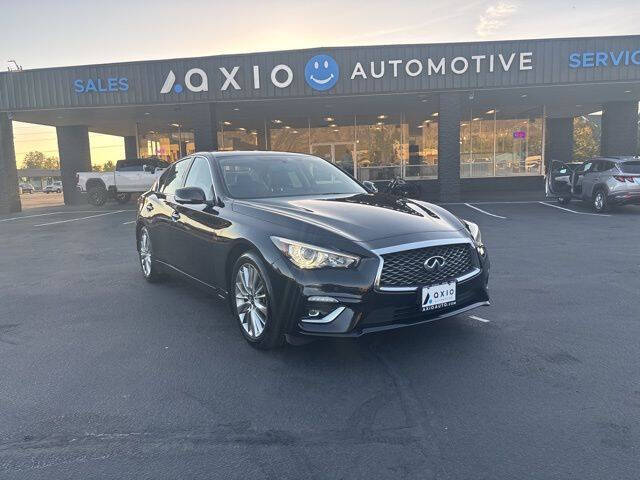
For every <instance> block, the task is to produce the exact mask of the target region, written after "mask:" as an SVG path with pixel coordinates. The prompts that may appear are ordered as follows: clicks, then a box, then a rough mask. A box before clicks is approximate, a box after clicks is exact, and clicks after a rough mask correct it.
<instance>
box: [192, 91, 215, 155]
mask: <svg viewBox="0 0 640 480" xmlns="http://www.w3.org/2000/svg"><path fill="white" fill-rule="evenodd" d="M193 122H194V123H193V140H194V143H195V146H196V151H197V152H210V151H214V150H218V120H217V118H216V109H215V105H214V104H213V103H210V104H208V105H206V108H205V110H204V111H202V112H198V113H197V114H196V115H195V116H194V118H193Z"/></svg>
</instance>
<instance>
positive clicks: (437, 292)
mask: <svg viewBox="0 0 640 480" xmlns="http://www.w3.org/2000/svg"><path fill="white" fill-rule="evenodd" d="M421 300H422V301H421V302H420V305H421V306H422V311H423V312H428V311H429V310H436V309H438V308H444V307H449V306H451V305H455V303H456V282H455V281H454V282H449V283H441V284H439V285H430V286H428V287H422V296H421Z"/></svg>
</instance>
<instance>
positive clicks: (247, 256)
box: [229, 251, 285, 350]
mask: <svg viewBox="0 0 640 480" xmlns="http://www.w3.org/2000/svg"><path fill="white" fill-rule="evenodd" d="M229 286H230V288H229V295H230V296H231V302H230V304H231V310H232V313H233V316H234V318H235V319H236V321H237V322H238V327H239V328H240V332H241V333H242V336H243V337H244V338H245V340H246V341H247V342H248V343H249V344H250V345H251V346H252V347H254V348H258V349H261V350H268V349H272V348H277V347H280V346H282V345H284V343H285V335H284V333H285V332H284V328H285V322H284V321H283V319H281V318H278V317H277V315H275V312H276V311H277V308H275V305H274V303H273V302H274V300H273V299H275V296H274V294H273V288H272V285H271V279H270V278H269V274H268V273H267V269H266V266H265V264H264V262H263V260H262V259H261V258H260V256H259V255H258V254H257V253H256V252H254V251H249V252H246V253H244V254H243V255H241V256H240V257H239V258H238V259H237V260H236V262H235V264H234V266H233V268H232V269H231V278H230V279H229Z"/></svg>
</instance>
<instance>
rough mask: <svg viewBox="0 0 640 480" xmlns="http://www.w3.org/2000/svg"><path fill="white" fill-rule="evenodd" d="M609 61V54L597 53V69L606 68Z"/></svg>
mask: <svg viewBox="0 0 640 480" xmlns="http://www.w3.org/2000/svg"><path fill="white" fill-rule="evenodd" d="M607 60H608V57H607V52H596V67H606V66H607Z"/></svg>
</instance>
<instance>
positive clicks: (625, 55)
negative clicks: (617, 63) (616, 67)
mask: <svg viewBox="0 0 640 480" xmlns="http://www.w3.org/2000/svg"><path fill="white" fill-rule="evenodd" d="M624 64H625V65H629V50H627V51H626V52H624Z"/></svg>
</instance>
